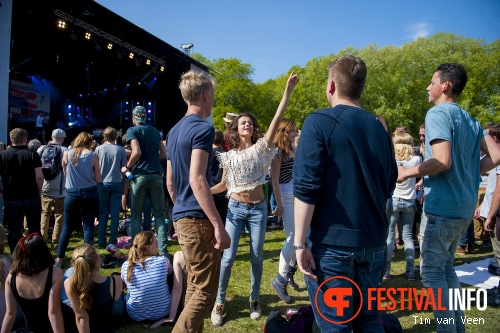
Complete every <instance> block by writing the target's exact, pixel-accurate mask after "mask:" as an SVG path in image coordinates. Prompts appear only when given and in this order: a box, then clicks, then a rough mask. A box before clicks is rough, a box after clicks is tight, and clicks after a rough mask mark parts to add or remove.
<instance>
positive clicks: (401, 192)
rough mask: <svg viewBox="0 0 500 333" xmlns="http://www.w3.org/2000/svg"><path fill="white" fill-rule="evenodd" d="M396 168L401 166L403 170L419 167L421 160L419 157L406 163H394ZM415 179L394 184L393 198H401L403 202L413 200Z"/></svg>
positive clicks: (415, 194) (413, 157) (415, 193)
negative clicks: (396, 165)
mask: <svg viewBox="0 0 500 333" xmlns="http://www.w3.org/2000/svg"><path fill="white" fill-rule="evenodd" d="M396 163H397V164H398V166H403V167H404V168H406V169H408V168H412V167H414V166H417V165H420V164H421V163H422V158H421V157H420V156H412V157H411V158H410V160H408V161H396ZM415 180H416V179H415V178H408V179H407V180H405V181H404V182H402V183H396V189H395V190H394V193H393V194H392V197H393V198H401V199H405V200H415V198H416V197H417V191H416V190H415Z"/></svg>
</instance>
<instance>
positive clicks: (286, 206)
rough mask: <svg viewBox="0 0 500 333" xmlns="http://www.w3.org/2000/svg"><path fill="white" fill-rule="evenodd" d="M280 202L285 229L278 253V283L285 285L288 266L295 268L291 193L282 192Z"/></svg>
mask: <svg viewBox="0 0 500 333" xmlns="http://www.w3.org/2000/svg"><path fill="white" fill-rule="evenodd" d="M281 201H283V216H282V221H283V226H284V228H285V236H286V239H285V244H284V245H283V249H282V250H281V253H280V264H279V271H278V272H279V275H280V276H281V278H282V279H280V281H279V282H280V283H282V284H285V283H286V281H287V280H288V270H289V268H290V266H292V267H293V266H295V261H296V259H295V250H294V249H293V238H294V235H295V225H294V222H293V219H294V213H293V192H282V193H281Z"/></svg>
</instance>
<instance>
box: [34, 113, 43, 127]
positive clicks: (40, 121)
mask: <svg viewBox="0 0 500 333" xmlns="http://www.w3.org/2000/svg"><path fill="white" fill-rule="evenodd" d="M35 127H43V117H42V116H36V122H35Z"/></svg>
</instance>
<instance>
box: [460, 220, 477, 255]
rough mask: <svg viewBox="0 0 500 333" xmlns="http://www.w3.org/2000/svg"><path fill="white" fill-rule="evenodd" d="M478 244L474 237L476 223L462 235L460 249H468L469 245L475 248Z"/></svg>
mask: <svg viewBox="0 0 500 333" xmlns="http://www.w3.org/2000/svg"><path fill="white" fill-rule="evenodd" d="M475 243H476V239H475V236H474V223H471V224H470V225H469V226H468V227H467V229H465V232H464V233H463V234H462V237H460V243H459V244H460V247H462V248H464V249H465V248H467V245H471V246H472V247H474V244H475Z"/></svg>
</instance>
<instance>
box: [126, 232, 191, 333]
mask: <svg viewBox="0 0 500 333" xmlns="http://www.w3.org/2000/svg"><path fill="white" fill-rule="evenodd" d="M157 254H158V240H157V239H156V236H155V234H154V232H152V231H141V232H139V233H138V234H137V236H135V238H134V243H133V245H132V247H131V248H130V251H129V253H128V261H126V262H125V263H124V264H123V266H122V280H123V281H124V282H125V283H126V284H127V288H128V294H127V296H126V303H127V313H128V315H129V317H130V318H131V319H132V320H134V321H143V320H153V321H157V320H160V319H162V318H165V319H164V320H163V321H162V322H161V323H163V322H174V321H175V319H176V314H177V309H178V304H179V300H180V296H181V293H182V285H183V283H182V268H180V269H177V276H175V275H174V288H173V290H172V293H173V295H171V293H170V290H169V286H168V284H167V276H168V275H169V274H171V273H172V272H173V268H172V265H171V264H170V261H169V259H168V258H167V257H166V256H158V255H157ZM173 261H174V264H175V265H176V266H177V267H182V266H185V262H184V256H183V255H182V252H180V251H179V252H177V253H176V255H175V257H174V259H173ZM179 273H180V274H179ZM172 298H173V299H174V302H173V304H172ZM146 300H147V301H146ZM161 323H160V324H158V325H157V326H159V325H161ZM155 327H156V326H155Z"/></svg>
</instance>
